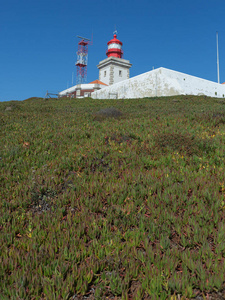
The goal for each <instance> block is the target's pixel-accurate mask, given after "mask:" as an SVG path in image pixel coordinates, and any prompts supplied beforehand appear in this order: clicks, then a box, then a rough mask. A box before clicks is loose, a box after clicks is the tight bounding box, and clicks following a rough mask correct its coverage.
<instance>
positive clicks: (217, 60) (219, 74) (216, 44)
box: [216, 31, 220, 83]
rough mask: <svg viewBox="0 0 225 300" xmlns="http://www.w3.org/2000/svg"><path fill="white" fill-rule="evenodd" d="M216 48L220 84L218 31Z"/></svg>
mask: <svg viewBox="0 0 225 300" xmlns="http://www.w3.org/2000/svg"><path fill="white" fill-rule="evenodd" d="M216 46H217V79H218V83H220V67H219V47H218V31H217V32H216Z"/></svg>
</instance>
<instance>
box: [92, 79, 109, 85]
mask: <svg viewBox="0 0 225 300" xmlns="http://www.w3.org/2000/svg"><path fill="white" fill-rule="evenodd" d="M89 83H98V84H103V85H108V84H105V83H104V82H101V81H100V80H98V79H96V80H94V81H92V82H89Z"/></svg>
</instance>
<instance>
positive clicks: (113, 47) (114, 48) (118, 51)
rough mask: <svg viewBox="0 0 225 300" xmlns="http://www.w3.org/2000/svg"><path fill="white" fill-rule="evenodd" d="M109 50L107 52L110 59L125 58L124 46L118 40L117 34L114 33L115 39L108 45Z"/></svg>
mask: <svg viewBox="0 0 225 300" xmlns="http://www.w3.org/2000/svg"><path fill="white" fill-rule="evenodd" d="M107 45H108V50H107V52H106V55H107V56H108V57H117V58H123V50H122V46H123V43H122V42H121V41H119V40H118V39H117V32H116V31H115V32H114V35H113V39H112V40H110V41H109V42H108V43H107Z"/></svg>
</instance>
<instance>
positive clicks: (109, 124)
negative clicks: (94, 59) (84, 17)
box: [0, 96, 225, 300]
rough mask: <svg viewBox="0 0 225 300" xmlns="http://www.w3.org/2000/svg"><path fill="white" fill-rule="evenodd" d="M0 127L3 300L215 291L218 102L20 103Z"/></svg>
mask: <svg viewBox="0 0 225 300" xmlns="http://www.w3.org/2000/svg"><path fill="white" fill-rule="evenodd" d="M0 126H1V130H0V135H1V153H0V170H1V178H0V185H1V189H0V193H1V195H0V197H1V202H0V240H1V245H0V266H1V267H0V294H1V299H3V300H4V299H127V300H128V299H137V300H138V299H162V300H163V299H171V300H172V299H174V300H175V299H191V298H196V299H204V298H205V299H207V297H208V299H224V298H223V297H224V295H225V175H224V162H225V101H224V100H220V99H213V98H207V97H194V96H177V97H163V98H149V99H133V100H92V99H80V100H77V99H76V100H75V99H73V100H70V99H60V100H58V99H51V100H46V101H44V100H43V99H28V100H26V101H22V102H16V101H12V102H3V103H0ZM210 297H211V298H210Z"/></svg>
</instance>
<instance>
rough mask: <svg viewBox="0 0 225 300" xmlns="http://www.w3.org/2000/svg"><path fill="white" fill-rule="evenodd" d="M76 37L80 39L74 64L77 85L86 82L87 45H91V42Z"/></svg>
mask: <svg viewBox="0 0 225 300" xmlns="http://www.w3.org/2000/svg"><path fill="white" fill-rule="evenodd" d="M77 37H78V38H79V39H80V41H79V42H78V51H77V62H76V64H75V65H76V66H77V84H82V83H85V82H86V81H87V63H88V45H92V41H90V39H87V38H84V37H82V36H77Z"/></svg>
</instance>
